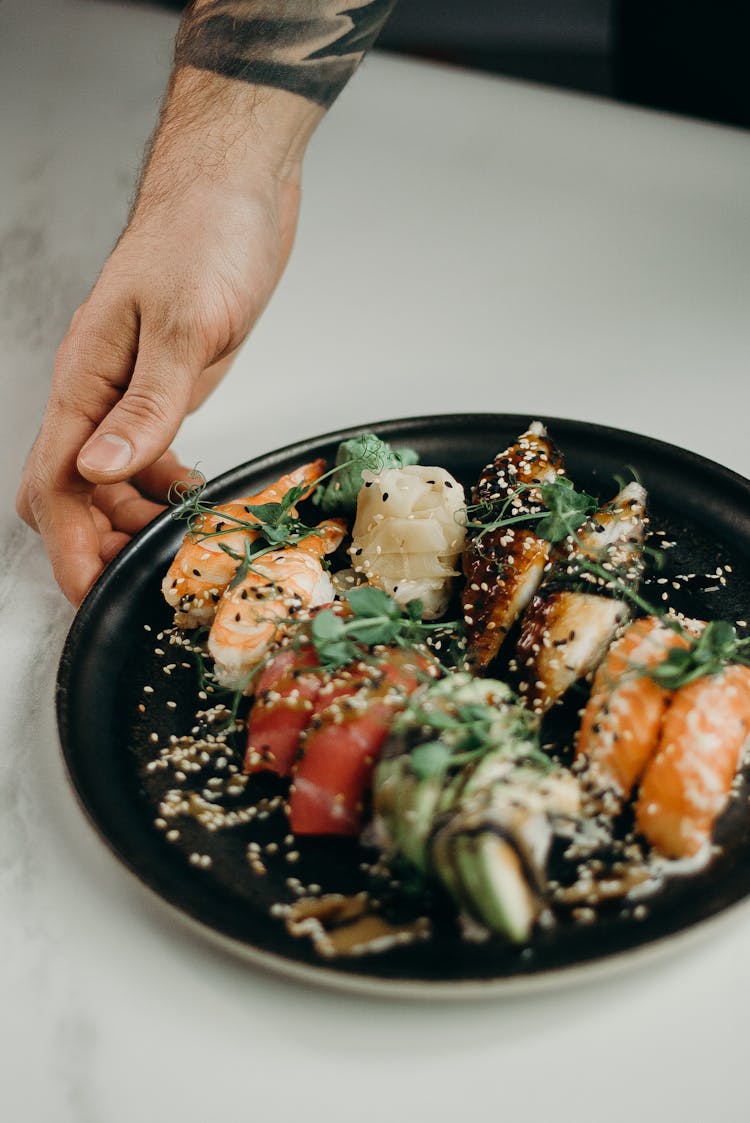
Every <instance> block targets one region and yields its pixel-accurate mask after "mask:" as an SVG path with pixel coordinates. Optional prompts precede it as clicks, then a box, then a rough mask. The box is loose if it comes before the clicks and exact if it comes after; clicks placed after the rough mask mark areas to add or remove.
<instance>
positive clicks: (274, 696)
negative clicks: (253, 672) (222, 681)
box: [244, 646, 323, 776]
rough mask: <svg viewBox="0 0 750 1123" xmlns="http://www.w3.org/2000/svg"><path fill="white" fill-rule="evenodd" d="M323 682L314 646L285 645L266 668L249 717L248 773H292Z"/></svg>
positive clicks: (246, 754) (282, 774)
mask: <svg viewBox="0 0 750 1123" xmlns="http://www.w3.org/2000/svg"><path fill="white" fill-rule="evenodd" d="M322 684H323V677H322V673H321V671H320V669H319V667H318V657H317V654H316V652H315V649H314V648H313V647H311V646H306V647H302V648H299V649H297V648H293V647H288V648H285V649H284V650H283V651H280V652H279V654H278V655H276V656H275V658H273V659H272V660H271V661H270V663H269V664H268V665H267V666H266V667H265V668H264V669H263V672H262V673H261V675H260V678H259V680H258V686H257V689H256V692H255V698H256V701H255V704H254V706H253V708H252V710H251V711H250V717H249V718H248V726H247V750H246V752H245V763H244V771H245V772H246V773H248V774H250V773H253V772H275V773H277V775H279V776H289V775H290V774H291V771H292V765H293V764H294V761H295V758H296V756H297V750H298V748H299V743H300V738H301V736H302V734H303V732H304V731H305V729H306V728H307V726H308V724H309V722H310V719H311V718H312V716H313V713H314V708H315V701H316V699H317V697H318V692H319V691H320V688H321V686H322Z"/></svg>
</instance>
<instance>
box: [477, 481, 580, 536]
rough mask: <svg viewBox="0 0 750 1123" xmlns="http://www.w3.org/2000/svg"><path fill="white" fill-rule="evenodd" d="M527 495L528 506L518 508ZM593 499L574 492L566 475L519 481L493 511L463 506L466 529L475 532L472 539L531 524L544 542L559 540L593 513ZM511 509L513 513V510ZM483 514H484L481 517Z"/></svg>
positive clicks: (489, 507) (480, 505)
mask: <svg viewBox="0 0 750 1123" xmlns="http://www.w3.org/2000/svg"><path fill="white" fill-rule="evenodd" d="M529 493H532V494H531V495H530V498H531V506H530V507H529V508H528V509H527V510H521V511H519V507H520V505H521V504H520V500H521V499H522V497H523V496H527V497H528V496H529ZM596 507H597V502H596V499H595V498H594V497H593V496H592V495H588V494H587V493H586V492H585V491H576V489H575V487H574V486H573V483H572V482H571V480H569V479H568V478H567V477H566V476H557V477H556V478H555V479H554V480H552V481H550V482H549V483H533V484H519V485H518V487H515V488H513V489H512V490H511V491H510V492H509V494H508V495H507V496H506V498H505V499H504V500H503V502H502V504H501V505H500V508H499V510H496V508H495V505H493V504H490V503H487V502H480V503H475V504H472V505H471V506H469V507H467V513H468V514H469V515H479V516H480V517H479V518H474V519H472V518H469V519H468V520H467V523H466V526H467V529H468V530H474V531H477V532H478V533H477V535H476V536H475V540H476V539H480V540H481V538H482V537H483V536H484V535H485V534H490V533H492V532H493V531H495V530H500V529H503V528H504V527H507V526H514V525H516V524H517V523H531V524H533V530H534V533H535V534H536V535H537V536H538V537H539V538H543V539H545V541H547V542H553V543H554V542H561V541H562V540H563V539H564V538H566V537H568V535H570V534H573V533H574V532H575V531H576V530H577V529H578V528H579V527H580V526H581V525H582V524H583V523H584V522H585V521H586V519H587V518H589V516H590V515H591V514H593V512H594V511H595V510H596ZM513 512H515V513H513ZM483 516H484V517H483Z"/></svg>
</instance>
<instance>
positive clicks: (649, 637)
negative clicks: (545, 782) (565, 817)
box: [576, 616, 698, 807]
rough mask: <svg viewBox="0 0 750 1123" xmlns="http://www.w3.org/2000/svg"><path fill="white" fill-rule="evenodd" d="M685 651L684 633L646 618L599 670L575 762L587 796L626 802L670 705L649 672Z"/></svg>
mask: <svg viewBox="0 0 750 1123" xmlns="http://www.w3.org/2000/svg"><path fill="white" fill-rule="evenodd" d="M697 627H698V625H697V624H696V625H695V626H694V629H693V631H694V633H695V632H696V630H697ZM689 646H690V638H689V634H688V632H687V631H686V630H685V629H681V630H677V629H675V628H674V627H670V626H669V625H668V624H666V623H664V622H663V621H662V620H661V619H660V618H659V617H658V616H645V617H642V618H641V619H639V620H635V621H634V622H633V623H632V624H630V625H629V626H628V628H627V629H626V630H625V632H624V633H623V635H622V636H621V637H620V639H618V640H617V641H616V642H615V643H613V644H612V646H611V647H610V648H609V651H608V652H607V655H606V658H605V659H604V661H603V662H602V663H601V664H600V665H599V668H598V670H597V672H596V674H595V676H594V682H593V686H592V690H591V695H590V697H589V700H588V703H587V705H586V708H585V709H584V711H583V717H582V719H581V727H580V730H579V734H578V740H577V745H576V758H577V760H579V761H580V762H581V763H582V764H583V765H584V766H585V778H586V782H587V784H588V786H590V788H591V790H592V791H593V792H595V793H611V795H612V796H613V797H614V805H615V807H616V806H617V805H618V803H619V802H620V801H622V800H624V799H627V798H629V796H630V794H631V792H632V791H633V789H634V788H635V786H636V784H637V783H638V781H639V780H640V778H641V774H642V773H643V770H644V768H645V767H646V765H647V763H648V761H649V758H650V757H651V755H652V754H653V753H654V752H655V750H656V746H657V742H658V740H659V731H660V729H661V724H662V721H663V718H664V714H665V713H666V710H667V706H668V705H669V703H670V701H671V697H672V694H671V691H669V690H667V689H665V688H664V687H663V686H661V685H660V684H659V683H658V682H657V681H656V679H655V678H653V677H651V676H650V674H649V671H651V670H652V669H653V668H654V667H656V666H658V665H659V664H660V663H662V662H663V661H664V659H665V658H666V657H667V655H668V653H669V652H670V651H674V650H676V649H678V648H681V649H683V650H687V649H688V648H689Z"/></svg>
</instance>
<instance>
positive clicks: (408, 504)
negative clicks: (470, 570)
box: [349, 464, 466, 620]
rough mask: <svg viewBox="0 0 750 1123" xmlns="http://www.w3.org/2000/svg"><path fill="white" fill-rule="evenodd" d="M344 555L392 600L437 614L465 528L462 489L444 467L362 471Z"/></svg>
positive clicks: (440, 612) (445, 598)
mask: <svg viewBox="0 0 750 1123" xmlns="http://www.w3.org/2000/svg"><path fill="white" fill-rule="evenodd" d="M362 476H363V479H364V486H363V487H362V488H361V489H360V492H359V498H358V500H357V517H356V520H355V523H354V528H353V530H352V544H351V546H350V548H349V554H350V556H351V559H352V566H353V568H354V572H355V574H357V575H360V576H361V577H362V578H363V579H364V580H366V581H367V583H368V584H370V585H374V586H375V587H376V588H378V589H382V590H384V591H385V592H386V593H388V595H389V596H391V597H392V598H393V599H394V600H395V601H396V603H397V604H399V605H401V606H402V607H405V606H406V605H407V604H409V602H410V601H413V600H420V601H421V602H422V609H423V611H422V615H423V618H424V619H427V620H434V619H437V618H438V617H440V616H442V615H443V613H444V612H445V609H446V607H447V605H448V600H449V598H450V592H451V587H452V584H453V581H454V580H455V578H456V576H457V575H458V570H457V568H456V567H457V564H458V562H459V559H460V557H461V551H462V549H463V545H464V539H465V536H466V530H465V527H464V525H463V515H464V490H463V488H462V487H461V484H460V483H459V482H458V480H456V479H454V477H453V476H451V474H450V473H449V472H446V471H445V469H444V468H435V467H423V466H421V465H418V464H412V465H408V466H406V467H404V468H386V469H385V470H384V471H382V472H378V473H374V472H369V471H365V472H363V473H362Z"/></svg>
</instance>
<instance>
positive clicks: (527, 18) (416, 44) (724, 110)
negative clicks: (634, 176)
mask: <svg viewBox="0 0 750 1123" xmlns="http://www.w3.org/2000/svg"><path fill="white" fill-rule="evenodd" d="M136 2H147V3H151V4H155V5H157V6H159V5H161V6H163V7H172V8H184V7H185V6H186V4H185V2H184V0H136ZM749 9H750V0H452V2H448V0H399V3H398V4H397V6H396V8H395V11H394V12H393V14H392V16H391V17H390V19H389V21H388V23H387V24H386V26H385V29H384V30H383V32H382V34H381V36H380V38H379V40H378V46H379V47H380V48H381V49H384V50H390V51H397V52H400V53H406V54H413V55H417V56H421V57H426V58H431V59H437V60H440V61H443V62H447V63H451V64H454V65H458V66H466V67H472V68H476V69H479V70H485V71H490V72H492V73H496V74H503V75H507V76H509V77H513V78H524V79H528V80H530V81H534V82H543V83H546V84H549V85H553V86H559V87H563V88H565V89H571V90H580V91H584V92H586V93H594V94H599V95H603V96H605V97H611V98H616V99H618V100H621V101H625V102H631V103H634V104H638V105H645V106H650V107H653V108H658V109H666V110H669V111H671V112H675V113H682V114H687V115H690V116H693V117H701V118H704V119H707V120H712V121H719V122H721V123H723V124H728V125H736V126H741V127H744V128H750V63H749V60H748V51H749V49H750V39H749V38H748V32H749V31H750V12H749Z"/></svg>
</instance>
